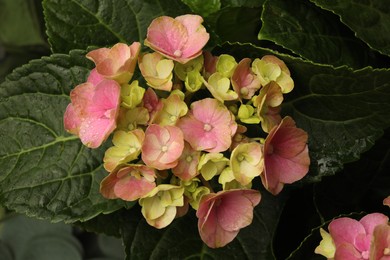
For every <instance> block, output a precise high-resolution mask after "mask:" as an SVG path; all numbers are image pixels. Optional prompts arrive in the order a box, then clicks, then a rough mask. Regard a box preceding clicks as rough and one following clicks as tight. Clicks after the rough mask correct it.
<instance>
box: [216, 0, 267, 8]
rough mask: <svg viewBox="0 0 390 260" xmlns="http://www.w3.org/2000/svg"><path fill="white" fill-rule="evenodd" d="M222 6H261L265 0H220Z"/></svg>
mask: <svg viewBox="0 0 390 260" xmlns="http://www.w3.org/2000/svg"><path fill="white" fill-rule="evenodd" d="M221 2H222V6H223V7H228V6H230V7H261V6H262V5H263V4H264V2H265V0H222V1H221Z"/></svg>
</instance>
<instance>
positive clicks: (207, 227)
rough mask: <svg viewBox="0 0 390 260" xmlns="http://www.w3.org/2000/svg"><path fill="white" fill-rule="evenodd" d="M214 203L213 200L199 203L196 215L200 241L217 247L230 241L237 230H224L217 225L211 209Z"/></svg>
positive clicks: (214, 214)
mask: <svg viewBox="0 0 390 260" xmlns="http://www.w3.org/2000/svg"><path fill="white" fill-rule="evenodd" d="M206 196H207V195H205V196H204V197H206ZM202 199H203V198H202ZM214 203H215V200H213V201H211V202H205V203H204V204H203V203H201V204H200V205H199V209H198V210H197V213H196V215H197V217H198V218H199V220H198V230H199V234H200V237H201V239H202V241H203V242H204V243H205V244H206V245H207V246H209V247H211V248H218V247H223V246H225V245H226V244H228V243H230V242H231V241H232V240H233V239H234V238H235V237H236V236H237V234H238V232H239V230H237V231H226V230H224V229H222V228H220V227H219V225H218V220H217V215H216V212H215V211H214V210H213V206H214ZM198 212H200V214H198Z"/></svg>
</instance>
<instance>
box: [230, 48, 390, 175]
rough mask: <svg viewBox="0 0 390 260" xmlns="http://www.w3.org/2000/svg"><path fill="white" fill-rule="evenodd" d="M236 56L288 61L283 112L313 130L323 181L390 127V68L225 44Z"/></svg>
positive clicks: (317, 171) (315, 162)
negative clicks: (355, 66)
mask: <svg viewBox="0 0 390 260" xmlns="http://www.w3.org/2000/svg"><path fill="white" fill-rule="evenodd" d="M223 47H224V51H225V52H226V51H227V52H228V53H229V54H231V55H233V56H234V57H236V58H237V59H240V58H243V57H251V58H255V57H262V56H263V55H265V54H273V55H276V56H278V57H279V58H281V59H282V60H284V61H285V62H286V64H287V66H288V68H289V69H290V70H291V75H292V78H293V79H294V82H295V87H294V89H293V91H292V92H291V93H289V94H287V95H285V101H284V106H283V110H282V113H283V114H284V115H290V116H292V117H293V118H294V120H295V121H296V122H297V125H298V127H300V128H303V129H304V130H306V131H307V132H308V134H309V151H310V156H311V169H310V174H308V176H306V180H310V181H319V180H320V179H321V177H322V176H325V175H333V174H335V173H336V171H338V170H340V169H341V168H342V167H343V164H344V163H346V162H351V161H356V160H358V159H359V157H360V154H361V153H362V152H364V151H367V150H368V149H369V148H371V147H372V146H373V144H374V142H375V140H377V139H378V138H379V137H380V136H381V135H382V134H383V129H386V128H387V127H389V126H390V70H388V69H372V68H371V67H366V68H363V69H360V70H352V69H350V68H348V67H346V66H344V67H338V68H334V67H332V66H329V65H321V64H315V63H312V62H308V61H304V60H302V59H300V58H294V57H291V56H289V55H284V54H278V53H276V52H273V51H272V50H269V49H264V48H259V47H255V46H253V45H250V44H238V43H236V44H232V45H231V46H227V45H225V46H223Z"/></svg>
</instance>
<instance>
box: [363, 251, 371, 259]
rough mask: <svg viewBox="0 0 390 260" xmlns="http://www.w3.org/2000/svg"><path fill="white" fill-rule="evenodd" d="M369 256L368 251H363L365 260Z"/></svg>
mask: <svg viewBox="0 0 390 260" xmlns="http://www.w3.org/2000/svg"><path fill="white" fill-rule="evenodd" d="M368 256H369V253H368V251H363V252H362V257H363V259H368Z"/></svg>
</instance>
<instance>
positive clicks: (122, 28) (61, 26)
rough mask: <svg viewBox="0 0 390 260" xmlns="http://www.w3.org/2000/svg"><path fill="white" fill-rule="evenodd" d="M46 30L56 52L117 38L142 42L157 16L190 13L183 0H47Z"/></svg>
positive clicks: (98, 44) (109, 43) (107, 43)
mask: <svg viewBox="0 0 390 260" xmlns="http://www.w3.org/2000/svg"><path fill="white" fill-rule="evenodd" d="M43 6H44V12H45V20H46V26H47V34H48V36H49V42H50V44H51V46H52V49H53V51H54V52H62V53H67V52H68V51H70V50H72V49H86V48H87V47H88V46H91V45H95V46H105V45H112V44H115V43H117V42H127V43H131V42H134V41H139V42H141V43H143V41H144V38H145V35H146V30H147V27H148V26H149V24H150V22H151V21H152V20H153V19H154V18H155V17H157V16H161V15H169V16H173V17H175V16H177V15H179V14H184V13H189V9H188V7H187V6H186V5H184V4H183V3H182V2H181V1H180V0H170V1H162V0H143V1H137V0H116V1H105V0H97V1H86V0H70V1H69V0H44V2H43Z"/></svg>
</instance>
